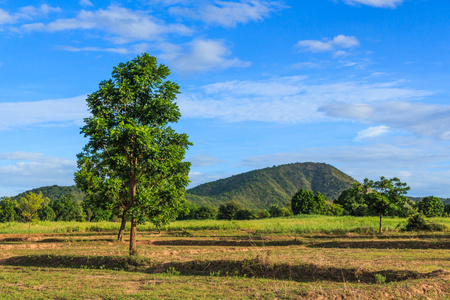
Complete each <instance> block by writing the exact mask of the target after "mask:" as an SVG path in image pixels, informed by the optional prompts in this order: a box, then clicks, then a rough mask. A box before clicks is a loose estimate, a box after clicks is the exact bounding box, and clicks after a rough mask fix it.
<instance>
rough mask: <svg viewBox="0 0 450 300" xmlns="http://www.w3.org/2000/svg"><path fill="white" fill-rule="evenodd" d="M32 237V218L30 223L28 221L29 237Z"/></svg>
mask: <svg viewBox="0 0 450 300" xmlns="http://www.w3.org/2000/svg"><path fill="white" fill-rule="evenodd" d="M30 238H31V220H30V223H28V239H30Z"/></svg>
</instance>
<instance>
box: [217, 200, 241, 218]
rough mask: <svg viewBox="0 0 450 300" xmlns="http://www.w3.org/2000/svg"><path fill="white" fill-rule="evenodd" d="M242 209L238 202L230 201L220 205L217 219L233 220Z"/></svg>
mask: <svg viewBox="0 0 450 300" xmlns="http://www.w3.org/2000/svg"><path fill="white" fill-rule="evenodd" d="M240 209H241V205H240V204H239V203H238V202H236V201H230V202H227V203H224V204H221V205H219V212H218V214H217V219H219V220H232V219H233V217H234V214H235V213H236V212H237V211H238V210H240Z"/></svg>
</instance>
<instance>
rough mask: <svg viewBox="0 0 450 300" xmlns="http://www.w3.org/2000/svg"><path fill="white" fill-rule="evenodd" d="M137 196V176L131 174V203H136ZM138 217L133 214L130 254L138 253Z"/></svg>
mask: <svg viewBox="0 0 450 300" xmlns="http://www.w3.org/2000/svg"><path fill="white" fill-rule="evenodd" d="M135 196H136V176H135V175H134V174H132V175H131V176H130V205H131V207H133V205H134V197H135ZM136 231H137V229H136V218H135V217H134V216H131V231H130V255H136V254H137V250H136Z"/></svg>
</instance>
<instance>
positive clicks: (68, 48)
mask: <svg viewBox="0 0 450 300" xmlns="http://www.w3.org/2000/svg"><path fill="white" fill-rule="evenodd" d="M56 48H57V49H59V50H64V51H70V52H80V51H86V52H112V53H119V54H127V53H129V50H128V48H99V47H80V48H77V47H72V46H58V47H56Z"/></svg>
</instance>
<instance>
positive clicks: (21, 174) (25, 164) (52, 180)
mask: <svg viewBox="0 0 450 300" xmlns="http://www.w3.org/2000/svg"><path fill="white" fill-rule="evenodd" d="M8 160H14V161H16V162H15V163H13V164H7V165H2V166H0V182H1V185H2V186H5V187H6V186H7V187H9V188H11V187H21V188H26V189H31V188H36V187H41V186H46V185H54V184H58V185H72V184H73V173H74V172H75V170H76V162H75V161H73V160H69V159H65V158H61V157H51V156H45V155H44V154H42V153H32V152H12V153H0V161H8Z"/></svg>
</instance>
